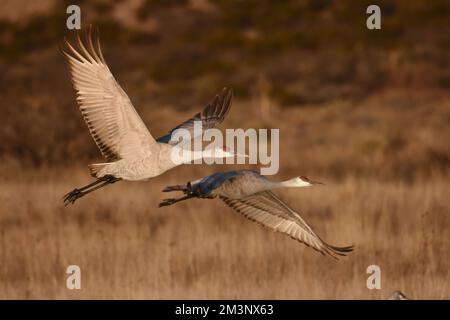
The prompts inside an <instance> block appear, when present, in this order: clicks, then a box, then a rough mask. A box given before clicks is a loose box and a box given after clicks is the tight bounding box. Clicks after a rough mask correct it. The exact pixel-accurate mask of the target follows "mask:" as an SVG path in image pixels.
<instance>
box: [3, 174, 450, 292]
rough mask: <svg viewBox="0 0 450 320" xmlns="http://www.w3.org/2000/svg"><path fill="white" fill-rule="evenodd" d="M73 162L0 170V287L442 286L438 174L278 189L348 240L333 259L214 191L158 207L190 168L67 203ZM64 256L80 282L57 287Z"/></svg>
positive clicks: (444, 254)
mask: <svg viewBox="0 0 450 320" xmlns="http://www.w3.org/2000/svg"><path fill="white" fill-rule="evenodd" d="M194 170H196V169H194ZM73 171H74V172H70V170H65V171H57V170H54V171H52V170H48V171H47V170H41V171H40V172H37V171H33V172H27V171H25V172H22V173H21V176H20V177H18V178H17V177H15V178H14V179H10V178H9V177H8V175H4V178H3V179H6V181H7V183H4V184H2V186H1V190H0V194H1V199H0V203H1V205H0V212H2V214H1V216H0V261H2V263H1V266H0V298H8V299H9V298H38V299H40V298H63V299H66V298H70V299H73V298H74V299H78V298H100V299H104V298H112V299H119V298H125V299H134V298H141V299H154V298H163V299H169V298H182V299H193V298H200V299H202V298H251V299H253V298H259V299H265V298H276V299H280V298H286V299H303V298H313V299H317V298H331V299H336V298H337V299H344V298H351V299H353V298H356V299H365V298H368V299H372V298H375V299H380V298H381V299H383V298H386V297H387V295H388V294H389V293H390V292H391V291H392V290H395V289H401V290H403V291H404V292H406V293H407V294H408V295H410V296H411V297H413V298H416V299H432V298H436V299H444V298H445V299H448V298H450V296H449V292H450V272H449V270H450V265H449V261H450V253H449V251H448V246H449V238H448V237H447V236H445V235H446V234H447V233H448V229H449V228H450V216H449V202H448V199H449V198H450V193H449V192H450V191H449V188H448V180H446V179H443V178H442V179H438V178H435V179H433V180H431V181H420V182H416V183H414V184H407V183H392V182H384V183H382V182H378V181H376V180H370V179H369V180H368V179H358V178H347V179H345V180H342V181H329V185H328V186H327V187H324V188H316V189H309V190H303V191H298V190H289V191H287V192H284V194H283V197H284V199H285V200H287V201H288V202H289V203H290V204H291V205H292V206H293V207H295V208H298V209H299V210H301V211H302V212H303V213H304V217H305V218H306V219H307V220H308V221H309V222H310V223H311V224H312V225H313V226H314V227H315V229H316V230H317V231H318V232H319V234H321V235H322V236H323V237H324V238H325V239H326V240H328V241H329V242H331V243H333V244H336V245H347V244H349V243H354V244H355V245H356V250H355V252H354V253H352V254H351V255H350V256H349V257H347V258H343V259H341V260H339V261H334V260H333V259H331V258H327V257H323V256H321V255H320V254H318V253H316V252H315V251H313V250H311V249H309V248H306V247H304V246H303V245H300V244H298V243H296V242H294V241H292V240H291V239H289V238H287V237H285V236H283V235H280V234H275V233H272V232H270V231H268V230H265V229H263V228H261V227H259V226H257V225H256V224H254V223H251V222H248V221H247V220H245V219H244V218H242V217H240V216H239V215H238V214H236V213H234V212H232V211H231V210H230V209H228V208H227V207H226V206H225V205H224V204H222V203H221V202H220V201H218V200H217V201H209V202H208V203H206V200H203V201H202V200H195V201H191V202H186V203H182V204H180V205H178V206H173V207H170V208H165V209H158V208H157V203H158V201H160V200H161V199H162V197H163V195H162V194H161V193H159V190H160V189H161V188H162V187H163V186H164V185H165V184H169V183H174V182H178V181H180V179H181V180H184V179H188V178H191V177H192V176H189V175H188V174H187V172H188V171H189V169H181V175H180V172H179V173H177V172H175V171H174V172H170V173H168V174H167V175H165V176H164V177H160V178H157V179H155V180H154V181H152V182H147V183H118V184H116V185H114V186H111V187H109V188H108V189H105V190H103V191H99V192H98V193H97V194H96V195H95V196H91V197H86V198H84V199H82V200H80V201H79V202H78V203H76V205H75V206H71V207H67V208H64V207H63V205H62V201H61V195H62V194H63V193H64V192H65V191H67V190H69V189H70V188H71V187H73V185H74V184H82V183H84V182H85V181H86V172H85V170H81V169H74V170H73ZM197 174H198V173H197ZM4 181H5V180H4ZM70 264H77V265H79V266H80V267H81V270H82V290H80V291H76V290H75V291H70V290H68V289H66V287H65V277H66V274H65V269H66V267H67V266H68V265H70ZM371 264H377V265H379V266H380V267H381V270H382V290H380V291H377V290H373V291H370V290H368V289H367V288H366V279H367V274H366V268H367V266H369V265H371Z"/></svg>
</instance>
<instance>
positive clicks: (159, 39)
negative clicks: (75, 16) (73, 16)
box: [0, 0, 450, 299]
mask: <svg viewBox="0 0 450 320" xmlns="http://www.w3.org/2000/svg"><path fill="white" fill-rule="evenodd" d="M70 4H79V5H80V7H81V15H82V26H83V28H86V27H88V26H89V25H90V24H93V25H94V26H96V27H98V28H99V30H100V37H101V43H102V48H103V53H104V56H105V58H106V61H107V62H108V65H109V68H110V69H111V71H112V73H113V74H114V76H115V77H116V79H117V81H118V82H119V83H120V84H121V86H122V87H123V89H124V90H125V91H126V92H127V94H128V95H129V96H130V98H131V100H132V102H133V104H134V105H135V107H136V109H137V111H138V112H139V114H140V115H141V117H142V118H143V120H144V122H145V123H146V124H147V125H148V127H149V129H150V131H151V133H152V134H153V135H154V136H159V135H162V134H165V133H166V132H167V131H168V130H169V129H170V128H172V127H173V126H174V125H176V124H178V123H180V122H181V121H184V120H185V119H186V118H188V117H191V116H192V115H193V114H194V113H196V112H198V111H199V110H200V109H201V108H203V106H204V105H206V103H207V102H209V101H210V100H211V99H212V97H213V96H214V95H215V94H216V93H218V92H220V91H221V89H222V88H223V87H225V86H227V87H232V88H233V89H234V92H235V96H234V100H233V106H232V109H231V112H230V113H229V115H228V116H227V119H226V121H225V122H224V123H223V124H222V125H221V127H222V128H244V129H245V128H279V129H280V173H279V175H278V176H277V177H274V178H273V179H276V180H278V179H279V180H282V179H284V178H286V179H287V178H290V177H294V176H298V175H306V176H308V177H310V178H313V179H317V180H319V181H323V182H325V183H326V184H327V186H326V187H324V188H311V189H310V190H304V191H301V192H298V190H283V191H282V195H281V197H282V198H283V199H284V200H286V201H287V203H289V204H290V205H291V206H292V207H293V208H294V209H295V210H299V212H301V214H302V215H303V216H304V218H305V219H306V220H307V221H308V222H309V223H310V224H311V225H312V226H313V227H314V230H316V231H317V232H318V234H320V235H321V236H323V237H324V239H326V240H327V241H329V242H330V243H332V244H335V245H348V244H355V246H356V248H355V252H353V253H352V254H351V255H350V256H349V257H347V258H346V259H342V260H340V261H339V262H338V263H336V262H335V261H332V259H326V258H324V257H322V256H320V255H319V254H316V253H315V252H312V250H311V249H309V248H306V247H305V246H302V245H299V244H298V243H296V242H294V241H292V240H291V239H289V238H288V237H284V236H281V235H280V234H274V233H271V232H268V231H267V230H265V229H263V228H259V227H258V226H256V225H254V224H253V223H251V222H248V221H245V219H243V218H242V217H241V216H239V215H237V214H233V213H232V211H231V210H228V209H227V208H226V207H225V206H224V205H223V204H222V203H220V201H208V203H206V200H205V201H203V200H193V201H186V202H183V203H180V205H177V206H173V207H169V208H166V209H164V210H163V209H158V208H157V204H158V203H159V202H160V201H161V200H162V199H163V198H164V197H165V195H164V194H163V193H161V192H160V191H161V189H162V188H163V187H164V186H166V185H170V184H178V183H181V182H185V181H189V180H192V179H196V178H200V177H202V176H205V175H207V174H210V173H212V172H214V171H218V170H229V169H230V166H205V165H198V166H194V165H191V166H181V167H179V168H176V169H174V170H170V171H169V172H167V173H165V174H163V175H161V176H160V177H156V178H154V179H152V180H151V181H148V182H146V183H134V182H133V183H131V182H130V183H127V182H123V183H117V184H114V185H113V186H111V187H108V188H105V189H103V190H101V191H98V192H95V194H93V195H92V196H88V197H86V198H83V199H81V200H80V201H79V202H77V203H76V205H74V206H68V207H64V205H63V202H62V200H61V196H62V195H63V194H64V193H66V192H67V191H69V190H72V189H73V188H74V187H76V186H81V185H85V184H87V183H88V182H89V181H91V180H92V178H91V177H90V176H89V173H88V170H87V168H86V164H88V163H93V162H103V159H102V158H101V155H100V153H99V151H98V149H97V148H96V146H95V144H94V142H93V141H92V139H91V137H90V135H89V133H88V130H87V129H86V126H85V123H84V122H83V120H82V118H81V116H80V112H79V110H78V108H77V105H76V101H75V93H74V91H73V88H72V87H71V82H70V76H69V70H68V67H67V65H66V62H65V60H64V59H63V57H62V55H61V54H60V52H59V50H58V46H59V44H61V42H62V40H63V37H64V36H67V37H68V38H69V39H72V40H73V34H72V33H71V32H70V31H68V30H67V29H66V18H67V16H68V15H67V14H66V8H67V6H68V5H70ZM369 4H378V5H379V6H380V8H381V13H382V22H381V24H382V29H381V30H373V31H369V30H367V28H366V18H367V16H368V15H367V14H366V8H367V6H368V5H369ZM449 55H450V2H449V1H448V0H433V1H423V0H422V1H420V0H418V1H411V0H395V1H394V0H383V1H382V0H377V1H360V0H354V1H353V0H345V1H343V0H341V1H337V0H336V1H331V0H298V1H292V0H283V1H267V0H258V1H256V0H229V1H225V0H166V1H163V0H159V1H155V0H122V1H106V0H92V1H73V0H69V1H60V0H41V1H32V0H2V1H1V2H0V74H1V76H0V108H1V109H0V110H1V116H0V181H1V182H2V183H0V261H1V263H0V298H8V299H9V298H34V299H42V298H60V299H61V298H74V299H80V298H84V299H86V298H97V299H98V298H100V299H101V298H121V299H132V298H140V299H155V298H165V299H174V298H175V299H176V298H182V299H183V298H184V299H186V298H187V299H192V298H209V299H216V298H227V299H237V298H245V299H249V298H252V299H253V298H261V299H271V298H272V299H273V298H283V299H299V298H332V299H336V298H345V299H349V298H357V299H368V298H371V299H374V298H376V299H385V298H386V297H387V296H388V295H390V293H391V292H392V291H393V290H402V291H403V292H405V294H406V295H407V296H409V297H412V298H414V299H425V298H428V299H432V298H437V299H448V298H449V293H450V290H449V288H450V281H449V279H450V266H449V263H450V250H448V248H449V247H450V243H449V241H450V238H449V237H448V230H449V229H450V202H449V199H450V189H449V188H448V181H449V169H450V144H449V137H450V91H449V89H450V56H449ZM235 167H239V168H242V167H243V166H231V168H235ZM69 264H77V265H80V266H81V268H82V270H83V274H86V275H87V276H86V277H84V276H82V279H85V280H82V283H83V284H82V288H83V290H67V289H66V287H65V278H64V277H65V276H66V268H67V265H69ZM372 264H377V265H380V266H381V267H382V270H383V271H382V272H383V277H384V278H383V285H382V288H383V289H382V290H368V289H367V288H366V280H367V276H368V275H367V274H366V268H367V266H369V265H372ZM268 275H270V276H268Z"/></svg>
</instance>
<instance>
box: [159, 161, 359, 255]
mask: <svg viewBox="0 0 450 320" xmlns="http://www.w3.org/2000/svg"><path fill="white" fill-rule="evenodd" d="M317 184H322V183H320V182H317V181H312V180H310V179H308V178H306V177H304V176H301V177H296V178H293V179H290V180H287V181H281V182H275V181H271V180H269V179H267V178H266V177H265V176H262V175H260V174H259V173H258V172H255V171H251V170H239V171H228V172H218V173H214V174H212V175H210V176H207V177H204V178H202V179H199V180H196V181H193V182H188V183H187V184H185V185H175V186H169V187H166V188H165V189H163V192H171V191H182V192H183V193H184V194H185V196H183V197H180V198H176V199H175V198H171V199H165V200H163V201H162V202H161V203H160V204H159V206H160V207H163V206H168V205H172V204H174V203H176V202H179V201H183V200H187V199H190V198H208V199H211V198H215V197H217V196H218V197H219V198H220V199H222V200H223V201H224V202H225V203H226V204H227V205H228V206H230V207H231V208H232V209H234V210H236V211H237V212H239V213H241V214H243V215H244V216H245V217H246V218H248V219H250V220H252V221H255V222H257V223H259V224H262V225H263V226H266V227H268V228H270V229H272V230H274V231H277V232H282V233H284V234H287V235H289V236H290V237H291V238H293V239H295V240H297V241H300V242H302V243H304V244H306V245H307V246H310V247H312V248H313V249H315V250H317V251H319V252H320V253H322V254H325V253H327V254H329V255H330V256H332V257H334V258H337V256H338V255H341V256H344V255H346V254H347V253H348V252H350V251H352V250H353V246H348V247H334V246H331V245H329V244H327V243H326V242H324V241H323V240H322V239H321V238H320V237H319V236H318V235H317V234H316V233H315V232H314V231H313V230H312V229H311V227H310V226H309V225H308V224H307V223H306V222H305V221H304V220H303V218H302V217H301V216H300V215H299V214H298V213H297V212H295V211H294V210H293V209H291V208H290V207H289V206H288V205H287V204H285V203H284V202H283V201H281V200H280V199H279V198H278V197H277V196H275V195H274V194H273V193H272V192H271V191H270V190H272V189H276V188H282V187H293V188H301V187H309V186H313V185H317Z"/></svg>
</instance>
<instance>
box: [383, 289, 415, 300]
mask: <svg viewBox="0 0 450 320" xmlns="http://www.w3.org/2000/svg"><path fill="white" fill-rule="evenodd" d="M388 300H410V299H409V298H408V297H406V296H405V295H404V293H403V292H401V291H399V290H397V291H394V292H392V294H391V295H390V296H389V298H388Z"/></svg>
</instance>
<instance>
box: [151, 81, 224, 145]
mask: <svg viewBox="0 0 450 320" xmlns="http://www.w3.org/2000/svg"><path fill="white" fill-rule="evenodd" d="M232 99H233V90H231V89H227V88H224V89H223V90H222V92H221V93H220V95H216V96H215V97H214V99H213V100H212V101H211V102H210V103H209V104H208V105H207V106H206V107H205V108H204V109H203V111H202V112H199V113H197V114H195V115H194V116H193V117H192V118H190V119H188V120H186V121H185V122H183V123H181V124H179V125H178V126H176V127H175V128H173V129H172V130H170V132H169V133H168V134H166V135H164V136H162V137H160V138H158V139H157V141H158V142H162V143H168V144H171V145H175V144H178V141H177V140H172V139H171V138H172V134H173V133H174V132H175V131H176V130H178V129H186V130H188V131H189V133H190V136H191V139H194V138H196V136H195V133H194V123H195V121H201V126H202V131H203V133H204V132H205V130H208V129H211V128H214V127H215V126H217V125H219V124H220V123H222V122H223V120H224V119H225V116H226V115H227V113H228V111H229V110H230V106H231V100H232ZM197 136H198V134H197Z"/></svg>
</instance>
